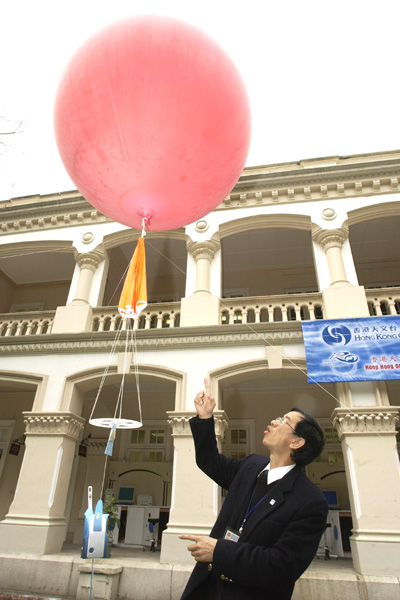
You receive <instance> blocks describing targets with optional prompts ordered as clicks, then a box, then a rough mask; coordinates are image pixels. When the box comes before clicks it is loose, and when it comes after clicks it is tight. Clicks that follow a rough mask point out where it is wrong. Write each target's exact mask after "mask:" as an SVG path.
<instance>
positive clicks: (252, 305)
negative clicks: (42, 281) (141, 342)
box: [0, 287, 400, 337]
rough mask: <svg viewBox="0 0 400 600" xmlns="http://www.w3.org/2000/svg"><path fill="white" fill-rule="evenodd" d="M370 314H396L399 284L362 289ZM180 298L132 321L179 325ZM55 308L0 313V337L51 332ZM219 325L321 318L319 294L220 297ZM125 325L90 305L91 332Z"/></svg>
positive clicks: (111, 312) (113, 312) (112, 311)
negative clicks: (91, 315)
mask: <svg viewBox="0 0 400 600" xmlns="http://www.w3.org/2000/svg"><path fill="white" fill-rule="evenodd" d="M366 297H367V301H368V306H369V312H370V316H371V317H374V316H388V315H400V287H396V288H394V287H393V288H379V289H373V290H366ZM180 309H181V303H180V302H168V303H157V304H149V305H148V306H147V307H146V309H145V310H144V311H143V312H142V313H141V315H140V317H139V319H138V320H135V321H134V327H135V328H136V329H167V328H175V327H179V326H180ZM54 315H55V311H45V312H42V311H35V312H29V313H23V314H22V313H4V314H0V337H15V336H32V335H45V334H50V333H51V332H52V326H53V321H54ZM220 315H221V324H222V325H228V324H230V325H238V324H246V323H248V324H251V323H281V322H287V321H313V320H315V319H323V318H324V309H323V306H322V294H320V293H308V294H299V295H298V294H296V295H294V294H293V295H292V294H285V295H280V296H253V297H247V298H221V302H220ZM121 321H122V328H123V329H126V321H125V320H124V319H122V317H121V315H120V314H119V312H118V309H117V307H115V306H113V307H97V308H94V309H93V319H92V328H91V331H93V332H101V331H117V330H118V329H119V327H121Z"/></svg>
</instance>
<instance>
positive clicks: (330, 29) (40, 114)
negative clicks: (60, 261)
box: [0, 0, 400, 200]
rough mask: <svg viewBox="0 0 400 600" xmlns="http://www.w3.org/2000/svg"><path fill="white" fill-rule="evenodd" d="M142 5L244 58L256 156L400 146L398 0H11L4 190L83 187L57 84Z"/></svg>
mask: <svg viewBox="0 0 400 600" xmlns="http://www.w3.org/2000/svg"><path fill="white" fill-rule="evenodd" d="M135 14H159V15H167V16H171V17H176V18H179V19H181V20H183V21H187V22H189V23H192V24H193V25H195V26H197V27H199V28H200V29H202V30H204V31H206V32H207V33H209V34H210V35H211V36H212V37H213V38H214V39H215V40H216V41H217V42H218V43H219V44H220V45H221V46H222V47H223V48H224V49H225V51H226V52H227V53H228V54H229V56H230V57H231V58H232V60H233V61H234V62H235V64H236V65H237V67H238V68H239V71H240V72H241V75H242V77H243V80H244V83H245V86H246V88H247V92H248V95H249V99H250V106H251V114H252V138H251V145H250V150H249V154H248V158H247V162H246V166H260V165H270V164H276V163H285V162H296V161H299V160H304V159H309V158H317V157H327V156H349V155H353V154H367V153H371V152H385V151H390V150H398V149H399V148H400V141H399V125H398V112H399V93H398V88H399V83H398V80H399V66H398V64H399V54H400V44H399V33H398V28H399V17H400V2H399V1H398V0H381V2H377V1H376V0H374V1H372V0H330V1H323V0H318V1H316V0H246V1H244V0H228V1H226V0H212V1H210V0H199V1H198V0H142V1H141V2H139V1H136V0H113V1H112V2H110V0H107V1H105V0H35V1H34V2H33V1H32V0H13V1H12V2H10V1H8V0H1V1H0V19H1V36H0V134H3V135H0V200H7V199H9V198H13V197H19V196H28V195H35V194H52V193H58V192H63V191H69V190H73V189H75V185H74V184H73V182H72V181H71V180H70V178H69V176H68V175H67V173H66V171H65V169H64V167H63V165H62V162H61V159H60V158H59V155H58V151H57V147H56V144H55V139H54V133H53V105H54V98H55V94H56V90H57V87H58V84H59V82H60V80H61V76H62V73H63V71H64V69H65V67H66V65H67V63H68V61H69V59H70V58H71V56H72V55H73V54H74V52H75V50H76V49H77V48H78V47H79V46H80V45H81V44H82V43H83V42H84V41H85V40H86V39H88V38H89V37H90V36H91V35H93V34H94V33H95V32H96V31H98V30H99V29H101V28H103V27H104V26H106V25H108V24H110V23H113V22H114V21H117V20H119V19H122V18H125V17H127V16H132V15H135ZM15 129H17V131H16V133H15V134H13V135H11V134H10V133H11V132H12V131H14V130H15Z"/></svg>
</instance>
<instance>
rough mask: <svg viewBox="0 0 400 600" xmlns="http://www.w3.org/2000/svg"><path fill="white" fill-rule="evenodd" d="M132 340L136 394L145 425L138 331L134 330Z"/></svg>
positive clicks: (140, 419)
mask: <svg viewBox="0 0 400 600" xmlns="http://www.w3.org/2000/svg"><path fill="white" fill-rule="evenodd" d="M132 339H133V365H134V370H135V380H136V392H137V397H138V406H139V421H140V423H143V419H142V405H141V400H140V386H139V363H138V358H137V339H136V329H134V328H133V331H132Z"/></svg>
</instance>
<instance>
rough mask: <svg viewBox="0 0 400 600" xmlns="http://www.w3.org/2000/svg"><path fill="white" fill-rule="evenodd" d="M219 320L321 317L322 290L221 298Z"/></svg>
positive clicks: (292, 319)
mask: <svg viewBox="0 0 400 600" xmlns="http://www.w3.org/2000/svg"><path fill="white" fill-rule="evenodd" d="M220 314H221V324H222V325H227V324H230V325H232V324H240V323H268V322H269V323H278V322H284V321H314V320H315V319H323V318H324V312H323V306H322V294H320V293H314V292H310V293H308V294H293V295H291V294H284V295H281V296H253V297H250V298H221V305H220Z"/></svg>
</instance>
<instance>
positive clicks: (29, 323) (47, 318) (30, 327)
mask: <svg viewBox="0 0 400 600" xmlns="http://www.w3.org/2000/svg"><path fill="white" fill-rule="evenodd" d="M55 314H56V311H55V310H51V311H50V310H49V311H46V312H43V311H40V312H39V311H37V312H29V313H6V314H1V315H0V337H9V336H17V335H44V334H46V333H51V330H52V327H53V322H54V315H55Z"/></svg>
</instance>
